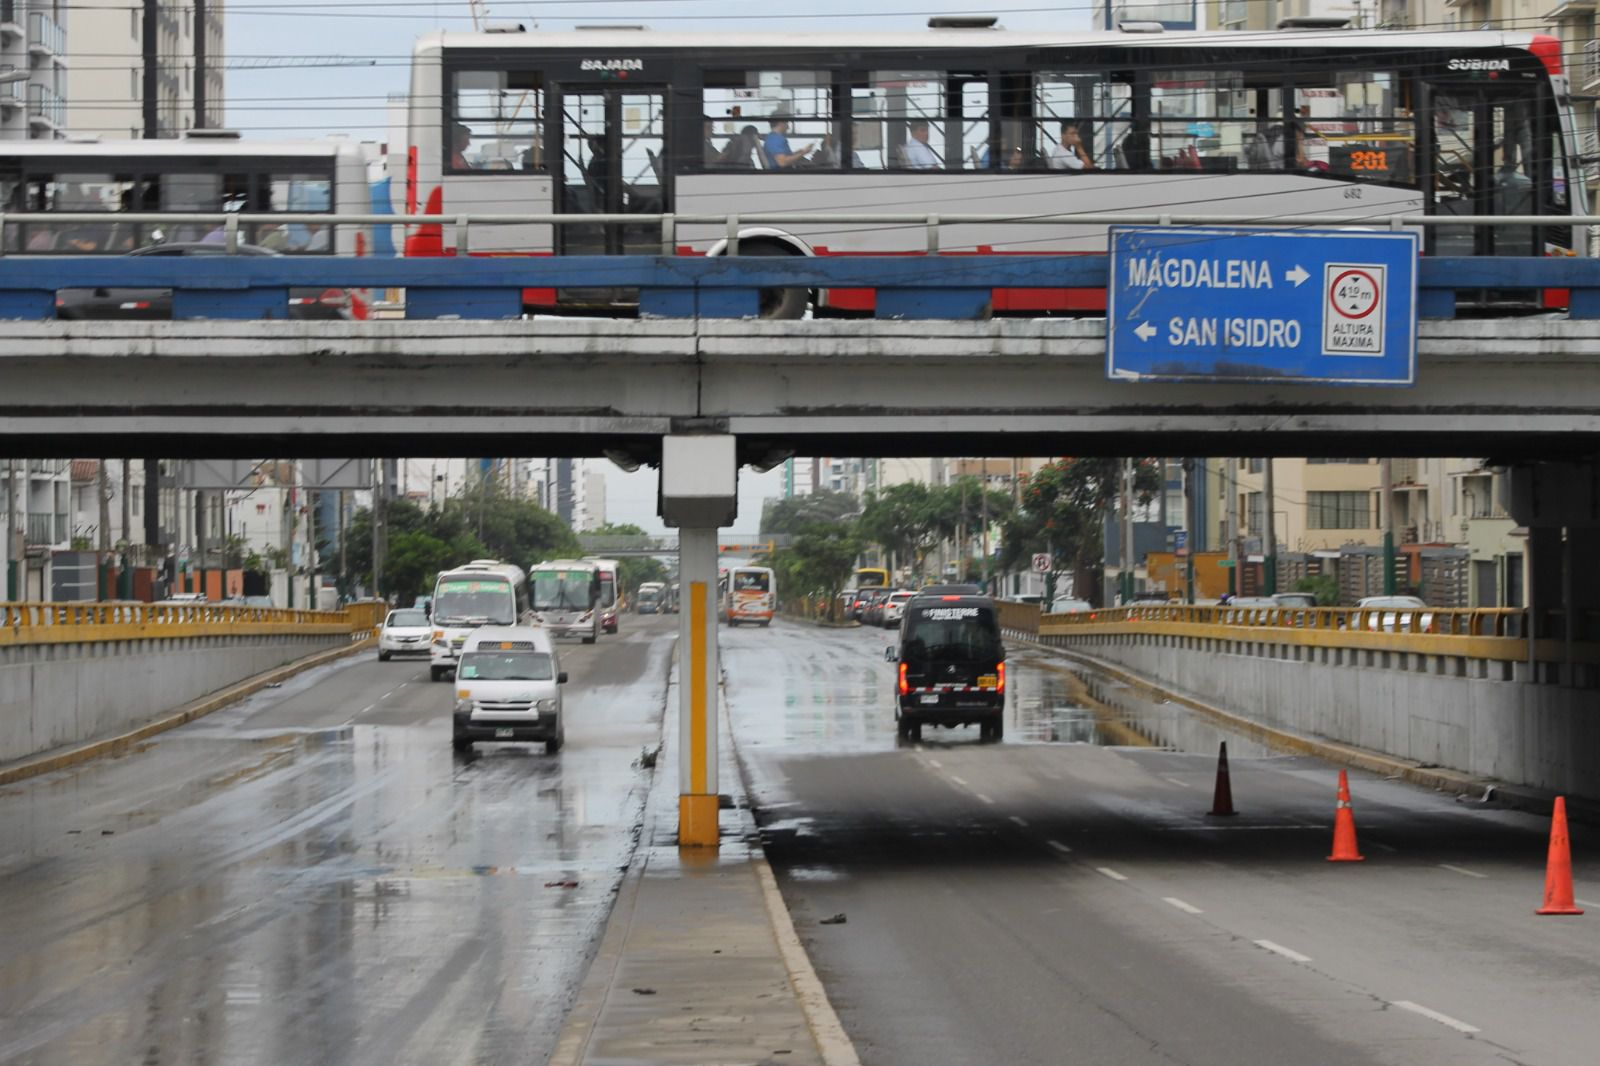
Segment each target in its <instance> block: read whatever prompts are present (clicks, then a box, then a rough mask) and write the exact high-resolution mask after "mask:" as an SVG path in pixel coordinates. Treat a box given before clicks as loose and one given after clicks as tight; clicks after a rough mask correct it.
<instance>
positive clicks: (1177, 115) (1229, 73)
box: [1150, 70, 1270, 172]
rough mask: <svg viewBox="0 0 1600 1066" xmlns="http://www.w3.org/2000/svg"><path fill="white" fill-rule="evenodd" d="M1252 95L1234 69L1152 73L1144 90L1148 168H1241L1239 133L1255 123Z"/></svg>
mask: <svg viewBox="0 0 1600 1066" xmlns="http://www.w3.org/2000/svg"><path fill="white" fill-rule="evenodd" d="M1255 97H1256V94H1255V93H1254V92H1252V91H1250V90H1247V89H1246V88H1245V84H1244V75H1243V74H1242V73H1241V72H1239V71H1236V70H1193V71H1190V70H1166V71H1157V72H1156V73H1155V75H1154V78H1153V80H1152V83H1151V86H1150V142H1151V143H1150V162H1151V164H1152V165H1153V166H1155V167H1156V168H1157V169H1160V170H1205V171H1221V172H1231V171H1234V170H1238V169H1241V167H1240V160H1241V157H1242V156H1244V155H1245V154H1246V153H1245V150H1244V142H1245V135H1246V133H1254V132H1255V128H1256V126H1257V125H1258V124H1259V123H1258V121H1257V116H1256V115H1255V114H1254V111H1255ZM1267 121H1268V123H1269V124H1270V119H1269V120H1267Z"/></svg>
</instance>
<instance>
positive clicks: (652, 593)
mask: <svg viewBox="0 0 1600 1066" xmlns="http://www.w3.org/2000/svg"><path fill="white" fill-rule="evenodd" d="M660 595H661V590H660V589H640V590H639V602H640V603H654V602H656V597H657V596H660Z"/></svg>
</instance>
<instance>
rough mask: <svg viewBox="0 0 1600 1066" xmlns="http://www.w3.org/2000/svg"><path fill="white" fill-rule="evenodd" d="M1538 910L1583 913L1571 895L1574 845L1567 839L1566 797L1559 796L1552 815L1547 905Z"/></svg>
mask: <svg viewBox="0 0 1600 1066" xmlns="http://www.w3.org/2000/svg"><path fill="white" fill-rule="evenodd" d="M1534 913H1535V914H1582V913H1583V908H1582V907H1579V906H1578V905H1577V903H1576V902H1575V901H1574V900H1573V898H1572V845H1571V844H1570V842H1569V841H1568V840H1567V798H1566V797H1565V796H1557V797H1556V809H1555V814H1554V815H1553V816H1552V817H1551V819H1550V857H1549V859H1547V860H1546V861H1545V868H1544V906H1543V907H1540V908H1539V909H1538V910H1536V911H1534Z"/></svg>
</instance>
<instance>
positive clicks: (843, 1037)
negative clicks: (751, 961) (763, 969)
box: [755, 848, 861, 1066]
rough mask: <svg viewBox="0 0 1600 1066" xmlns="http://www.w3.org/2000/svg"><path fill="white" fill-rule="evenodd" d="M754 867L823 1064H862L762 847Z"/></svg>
mask: <svg viewBox="0 0 1600 1066" xmlns="http://www.w3.org/2000/svg"><path fill="white" fill-rule="evenodd" d="M755 868H756V879H757V880H758V881H759V882H760V883H761V898H762V901H763V902H764V903H766V906H767V919H768V921H770V922H771V924H772V934H773V939H775V940H776V941H777V942H778V953H779V954H780V955H782V956H783V965H784V969H786V970H788V971H789V981H790V983H791V984H792V985H793V986H794V993H795V999H797V1000H799V1002H800V1010H801V1012H802V1013H803V1014H804V1015H805V1019H806V1024H807V1025H808V1026H809V1027H810V1029H811V1036H812V1038H813V1039H814V1040H815V1041H816V1044H817V1051H818V1052H820V1053H821V1055H822V1062H823V1066H861V1059H860V1057H859V1056H858V1055H857V1054H856V1047H855V1045H854V1044H852V1043H851V1042H850V1036H849V1034H847V1033H846V1032H845V1031H844V1024H843V1023H842V1022H840V1021H839V1015H838V1013H837V1012H835V1011H834V1009H833V1004H832V1003H831V1002H829V1000H828V992H827V990H826V989H825V988H823V987H822V979H821V978H819V977H818V976H817V971H816V968H815V967H814V966H812V965H811V957H810V956H809V955H807V954H806V948H805V945H804V944H802V943H801V942H800V937H799V935H798V934H797V933H796V932H795V931H794V919H793V918H792V917H790V915H789V907H788V905H787V904H785V903H784V901H783V893H782V892H781V891H779V889H778V879H777V878H776V877H774V876H773V874H772V867H771V866H769V865H767V858H766V856H765V855H763V854H762V853H761V851H760V849H759V848H758V849H756V853H755Z"/></svg>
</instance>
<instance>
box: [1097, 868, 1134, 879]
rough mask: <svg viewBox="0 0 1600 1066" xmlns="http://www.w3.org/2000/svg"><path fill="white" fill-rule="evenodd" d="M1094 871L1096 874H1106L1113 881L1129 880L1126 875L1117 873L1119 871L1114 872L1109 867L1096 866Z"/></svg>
mask: <svg viewBox="0 0 1600 1066" xmlns="http://www.w3.org/2000/svg"><path fill="white" fill-rule="evenodd" d="M1094 870H1095V873H1100V874H1105V875H1106V876H1107V877H1109V878H1111V880H1113V881H1126V880H1127V879H1128V878H1127V877H1126V875H1124V874H1119V873H1117V871H1115V870H1113V869H1112V868H1111V867H1109V866H1096V867H1095V868H1094Z"/></svg>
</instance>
